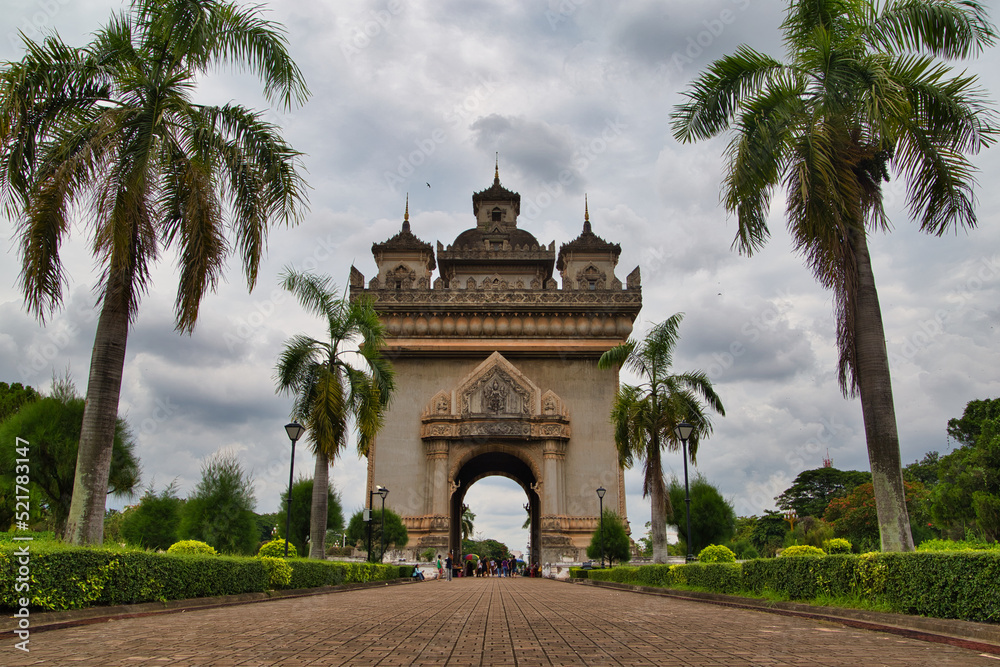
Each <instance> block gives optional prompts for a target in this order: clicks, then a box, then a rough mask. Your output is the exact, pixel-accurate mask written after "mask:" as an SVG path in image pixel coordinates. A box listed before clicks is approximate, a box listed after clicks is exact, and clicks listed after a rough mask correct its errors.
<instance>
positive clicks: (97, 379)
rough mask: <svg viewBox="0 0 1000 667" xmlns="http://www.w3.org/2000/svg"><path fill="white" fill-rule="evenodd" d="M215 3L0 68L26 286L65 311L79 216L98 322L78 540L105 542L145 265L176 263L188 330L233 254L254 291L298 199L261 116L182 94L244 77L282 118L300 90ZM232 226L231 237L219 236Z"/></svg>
mask: <svg viewBox="0 0 1000 667" xmlns="http://www.w3.org/2000/svg"><path fill="white" fill-rule="evenodd" d="M260 14H261V11H260V9H258V8H256V7H251V8H248V9H241V8H239V7H237V6H236V5H234V4H232V3H228V2H222V1H220V0H133V2H132V5H131V7H130V9H129V11H128V12H127V13H121V14H116V15H114V16H113V17H112V18H111V20H110V21H109V22H108V24H107V25H106V26H105V27H104V28H102V29H101V30H99V31H98V32H97V33H96V34H95V36H94V39H93V41H92V42H91V43H90V44H88V45H87V46H86V47H83V48H73V47H70V46H68V45H66V44H64V43H63V42H62V41H61V40H60V39H59V38H58V37H57V36H51V37H47V38H46V39H45V40H44V41H42V42H40V43H38V42H33V41H31V40H30V39H27V38H24V41H25V48H26V54H25V56H24V57H23V59H22V60H20V61H19V62H15V63H8V64H7V65H6V66H5V68H4V69H3V70H2V71H0V199H2V202H3V206H4V209H5V212H6V213H7V215H9V216H10V217H11V218H16V219H17V220H18V240H19V244H20V249H21V258H22V270H21V288H22V290H23V292H24V297H25V303H26V305H27V308H28V310H29V311H30V312H31V313H33V314H34V315H35V316H36V317H38V318H39V319H40V320H42V321H43V322H44V320H45V318H46V316H49V315H51V314H52V313H53V312H54V311H55V309H56V308H57V307H59V306H60V305H61V303H62V295H63V287H64V283H65V279H66V276H65V271H64V268H63V264H62V259H61V257H60V254H59V253H60V247H61V245H62V243H63V242H64V241H65V239H66V237H67V236H68V235H69V231H70V223H71V221H72V215H73V208H74V207H75V206H81V207H86V209H87V210H89V213H90V216H89V221H88V224H89V230H90V236H91V243H92V247H93V251H94V255H95V258H96V259H97V260H98V262H99V264H100V266H101V267H102V273H101V277H100V279H99V283H98V285H97V288H96V292H97V294H98V295H99V303H100V310H101V312H100V318H99V320H98V325H97V333H96V337H95V340H94V350H93V354H92V356H91V362H90V364H91V365H90V378H89V383H88V385H87V409H86V411H85V412H84V417H83V425H82V434H81V439H80V448H79V458H78V462H77V466H76V479H75V483H74V487H73V500H72V505H71V510H70V516H69V520H68V524H67V535H68V537H69V539H70V540H71V541H72V542H74V543H77V544H80V543H95V542H100V541H101V537H102V530H103V522H104V507H105V496H106V491H107V485H108V471H109V465H110V460H111V451H112V442H113V438H114V430H115V419H116V417H117V415H118V399H119V394H120V392H121V382H122V367H123V365H124V361H125V347H126V342H127V339H128V333H129V328H130V325H131V324H132V322H134V320H135V318H136V316H137V314H138V310H139V300H140V298H141V296H142V294H143V292H145V291H146V290H147V289H148V288H149V282H150V277H151V271H152V265H153V263H154V262H155V261H156V260H157V259H158V257H159V256H160V254H161V253H163V252H164V251H168V250H169V251H172V252H176V254H177V273H178V276H179V285H178V288H177V298H176V302H175V316H176V328H177V330H178V331H179V332H191V331H192V330H193V328H194V326H195V322H196V321H197V319H198V310H199V307H200V305H201V300H202V298H203V296H204V295H205V293H206V292H208V291H209V290H213V291H214V290H215V288H216V285H217V284H218V280H219V278H220V276H221V275H222V270H223V267H224V265H225V260H226V258H227V256H228V255H229V254H230V251H231V250H233V249H235V250H237V251H238V253H239V255H240V260H241V264H242V267H243V270H244V272H245V274H246V278H247V284H248V287H249V288H251V289H252V288H253V286H254V284H255V282H256V280H257V269H258V266H259V264H260V258H261V253H262V252H263V250H264V247H265V244H266V239H267V232H268V228H269V227H270V225H271V224H272V223H273V222H275V221H282V222H284V223H285V224H290V223H292V222H295V221H297V219H298V217H299V215H300V212H301V210H302V208H303V206H304V204H305V198H304V194H303V193H304V182H303V181H302V178H301V177H300V176H299V174H298V172H297V171H296V168H297V163H298V156H299V153H297V152H296V151H294V150H292V148H291V147H290V146H289V145H288V144H286V143H285V141H284V140H283V139H282V138H281V136H280V133H279V132H278V128H276V127H275V126H273V125H271V124H269V123H267V122H265V121H264V120H263V119H262V116H261V114H260V113H258V112H256V111H253V110H251V109H248V108H245V107H242V106H239V105H237V104H227V105H225V106H208V105H200V104H195V103H194V102H192V100H191V94H192V92H193V91H194V89H195V87H196V85H197V83H198V81H199V77H200V76H201V75H202V74H203V73H205V72H206V71H208V70H209V69H211V68H212V67H214V66H215V65H225V64H229V63H235V64H239V65H242V66H245V67H246V68H248V69H250V70H252V71H253V72H254V73H256V74H257V75H258V76H259V78H260V79H261V80H262V82H263V86H264V92H265V93H266V94H267V96H268V97H269V98H270V99H272V100H278V101H280V102H281V103H282V104H283V105H284V106H285V107H286V108H287V107H289V106H290V105H291V103H292V101H293V100H294V101H297V102H303V101H305V99H306V97H307V95H308V90H307V89H306V86H305V83H304V81H303V79H302V76H301V74H300V72H299V69H298V68H297V67H296V65H295V63H294V62H293V61H292V60H291V58H290V56H289V54H288V52H287V50H286V40H285V37H284V34H283V31H282V29H281V28H280V27H278V26H277V25H275V24H273V23H271V22H270V21H266V20H264V19H262V18H261V16H260ZM227 228H229V229H231V232H230V233H231V234H232V235H233V237H234V238H232V240H227Z"/></svg>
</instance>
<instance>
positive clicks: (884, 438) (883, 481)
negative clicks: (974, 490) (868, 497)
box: [851, 232, 913, 551]
mask: <svg viewBox="0 0 1000 667" xmlns="http://www.w3.org/2000/svg"><path fill="white" fill-rule="evenodd" d="M851 244H852V246H853V247H854V255H855V261H856V262H857V272H858V273H857V280H858V282H857V294H856V295H855V299H854V304H855V305H854V317H855V320H854V321H855V331H854V345H855V354H856V361H857V368H856V369H855V372H856V374H857V380H858V391H859V393H860V395H861V412H862V414H863V415H864V420H865V437H866V439H867V441H868V461H869V463H870V465H871V469H872V483H873V486H874V488H875V509H876V511H877V513H878V526H879V533H880V534H881V536H882V550H883V551H913V536H912V534H911V533H910V518H909V514H908V512H907V509H906V491H905V488H904V487H903V470H902V464H901V461H900V455H899V435H898V433H897V431H896V410H895V407H894V405H893V400H892V382H891V378H890V376H889V355H888V354H887V352H886V348H885V332H884V330H883V328H882V311H881V309H880V308H879V302H878V292H877V291H876V289H875V275H874V273H873V272H872V263H871V256H870V255H869V254H868V242H867V240H866V238H865V235H864V233H863V232H853V233H852V234H851Z"/></svg>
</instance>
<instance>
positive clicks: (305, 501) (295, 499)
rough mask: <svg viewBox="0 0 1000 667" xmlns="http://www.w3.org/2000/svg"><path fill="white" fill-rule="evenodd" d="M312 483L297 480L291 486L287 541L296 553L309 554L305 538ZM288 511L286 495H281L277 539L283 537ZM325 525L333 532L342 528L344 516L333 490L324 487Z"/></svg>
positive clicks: (309, 515)
mask: <svg viewBox="0 0 1000 667" xmlns="http://www.w3.org/2000/svg"><path fill="white" fill-rule="evenodd" d="M312 497H313V481H312V480H311V479H299V480H298V481H296V482H295V483H294V484H292V520H291V528H290V530H289V536H288V540H289V542H291V543H292V544H294V545H295V548H296V549H297V550H298V553H300V554H305V553H309V549H308V548H307V546H308V545H307V544H306V538H307V537H309V526H310V525H311V519H312ZM287 511H288V493H287V492H285V493H283V494H281V509H280V511H279V512H278V522H277V526H278V537H280V538H282V539H284V537H285V518H286V512H287ZM326 525H327V527H328V528H331V529H333V530H342V529H343V528H344V514H343V512H342V510H341V509H340V497H339V496H338V495H337V494H335V493H334V492H333V488H332V487H330V485H329V484H327V487H326Z"/></svg>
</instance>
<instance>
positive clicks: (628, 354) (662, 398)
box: [597, 313, 726, 563]
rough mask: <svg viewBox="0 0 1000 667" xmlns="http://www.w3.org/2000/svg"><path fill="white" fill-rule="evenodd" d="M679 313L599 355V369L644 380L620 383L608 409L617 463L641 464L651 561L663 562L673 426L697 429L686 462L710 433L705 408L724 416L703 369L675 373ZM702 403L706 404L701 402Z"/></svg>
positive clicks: (674, 441) (674, 447)
mask: <svg viewBox="0 0 1000 667" xmlns="http://www.w3.org/2000/svg"><path fill="white" fill-rule="evenodd" d="M682 319H684V314H683V313H676V314H674V315H672V316H671V317H670V318H668V319H667V320H666V321H664V322H661V323H660V324H657V325H656V326H654V327H653V328H652V329H651V330H650V332H649V333H648V334H647V335H646V337H645V338H644V339H643V340H642V341H636V340H633V339H629V340H628V341H627V342H625V343H623V344H621V345H617V346H615V347H613V348H611V349H610V350H608V351H607V352H605V353H604V354H603V355H601V358H600V359H599V360H598V362H597V367H598V368H620V367H623V366H624V367H625V368H627V369H629V370H631V371H633V372H634V373H636V374H637V375H639V377H640V378H641V379H642V383H641V384H638V385H629V384H623V385H622V386H621V387H620V388H619V390H618V396H617V397H616V398H615V402H614V405H613V406H612V408H611V423H612V424H614V428H615V445H616V446H617V448H618V460H619V461H620V462H621V464H622V465H623V466H624V467H626V468H631V467H632V465H634V463H635V462H636V460H639V461H642V464H643V466H644V477H643V482H642V497H643V498H646V497H649V501H650V520H651V523H652V525H651V526H650V535H651V538H652V542H653V562H654V563H665V562H666V561H667V515H668V514H670V512H671V510H670V496H669V495H668V494H667V487H666V484H665V483H664V481H663V462H662V459H661V454H662V450H663V449H668V450H670V451H677V450H678V449H680V448H681V442H680V441H679V440H678V439H677V436H676V435H675V433H674V427H676V426H677V425H678V424H680V423H681V422H684V421H687V422H689V423H691V424H693V425H694V427H695V429H694V431H693V432H692V433H691V437H690V439H689V440H688V458H689V459H690V460H691V463H695V462H696V458H697V454H698V444H699V443H700V442H701V440H703V439H704V438H707V437H708V436H709V435H710V434H711V432H712V422H711V420H710V419H709V416H708V414H707V412H706V409H705V408H706V406H707V407H708V408H710V409H712V410H714V411H715V412H717V413H718V414H720V415H722V416H725V414H726V409H725V408H724V407H723V405H722V400H721V399H720V398H719V396H718V395H717V394H716V393H715V389H714V388H713V387H712V382H711V380H709V379H708V376H707V375H706V374H705V373H703V372H701V371H693V372H689V373H680V374H674V373H673V372H672V368H671V366H672V365H673V357H674V348H675V347H676V346H677V341H678V339H679V338H680V336H679V335H678V333H677V329H678V327H679V326H680V323H681V320H682ZM703 402H704V403H703Z"/></svg>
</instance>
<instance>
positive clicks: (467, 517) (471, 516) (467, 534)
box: [462, 505, 476, 540]
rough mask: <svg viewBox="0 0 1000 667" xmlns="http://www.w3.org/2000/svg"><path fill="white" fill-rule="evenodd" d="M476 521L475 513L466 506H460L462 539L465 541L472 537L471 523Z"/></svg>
mask: <svg viewBox="0 0 1000 667" xmlns="http://www.w3.org/2000/svg"><path fill="white" fill-rule="evenodd" d="M475 520H476V513H475V512H473V511H472V510H471V509H469V507H468V505H463V506H462V539H463V540H467V539H469V538H471V537H472V533H473V522H474V521H475Z"/></svg>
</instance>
